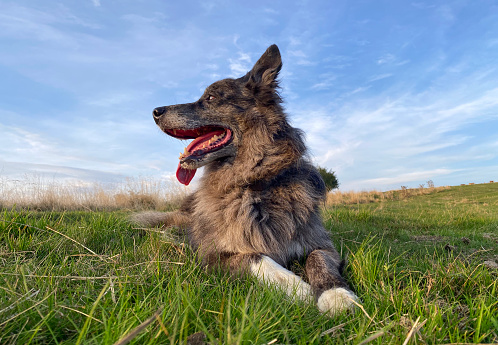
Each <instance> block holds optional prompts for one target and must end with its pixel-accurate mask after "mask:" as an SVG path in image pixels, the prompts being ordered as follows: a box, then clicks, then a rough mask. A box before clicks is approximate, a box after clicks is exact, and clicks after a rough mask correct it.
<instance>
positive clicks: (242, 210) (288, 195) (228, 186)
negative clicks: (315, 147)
mask: <svg viewBox="0 0 498 345" xmlns="http://www.w3.org/2000/svg"><path fill="white" fill-rule="evenodd" d="M281 68H282V59H281V56H280V51H279V49H278V47H277V46H276V45H272V46H270V47H269V48H268V49H267V50H266V52H265V53H264V54H263V55H262V56H261V58H260V59H259V60H258V61H257V62H256V64H255V65H254V67H253V68H252V70H250V71H249V72H248V73H247V74H246V75H245V76H243V77H240V78H238V79H231V78H229V79H223V80H220V81H217V82H215V83H213V84H212V85H210V86H208V87H207V88H206V90H205V92H204V94H203V95H202V96H201V98H200V99H199V100H198V101H196V102H193V103H188V104H177V105H170V106H163V107H158V108H155V109H154V110H153V118H154V121H155V122H156V124H157V126H159V128H160V129H161V130H162V131H163V132H164V133H166V134H167V135H169V136H171V137H174V138H177V139H180V140H185V139H193V140H192V142H190V144H188V146H187V147H186V148H185V151H184V152H183V153H180V157H179V163H178V168H177V171H176V177H177V179H178V181H179V182H180V183H182V184H184V185H188V184H189V183H190V182H191V181H192V179H193V178H194V175H195V173H196V171H197V169H199V168H201V167H204V172H203V174H202V177H201V178H200V180H199V181H198V188H197V189H196V191H195V192H193V193H192V194H190V195H188V196H187V197H186V198H185V199H184V200H183V202H182V206H181V207H180V208H179V209H178V210H177V211H173V212H165V213H161V212H145V213H142V214H137V215H136V216H135V217H134V221H135V222H136V223H140V224H141V225H143V226H158V225H163V226H174V227H178V228H181V229H184V230H185V233H186V237H187V241H188V244H189V245H190V247H191V248H192V249H193V250H194V251H196V252H197V253H198V255H199V258H200V259H201V260H202V262H203V263H204V264H205V265H206V266H207V267H209V268H217V269H220V268H221V269H222V270H226V271H228V272H230V273H231V274H232V275H234V276H236V277H240V276H247V275H250V276H254V277H256V278H257V280H258V281H260V282H261V283H262V284H266V285H271V286H277V287H278V288H279V289H281V290H283V291H284V292H285V293H286V294H287V295H288V296H289V297H290V298H291V299H292V300H296V299H297V300H304V301H308V302H311V301H314V303H316V305H317V307H318V309H319V310H320V311H321V312H322V313H326V314H328V315H330V316H332V315H336V314H337V313H340V312H343V311H346V310H350V309H354V306H355V305H357V299H358V298H357V296H356V295H355V294H354V292H353V291H352V290H351V288H350V287H349V286H348V284H347V282H346V280H345V279H344V278H343V277H342V271H343V268H344V260H342V258H341V256H340V254H339V253H338V252H337V250H336V249H335V247H334V245H333V243H332V240H331V238H330V234H329V232H328V231H327V230H326V229H325V227H324V225H323V222H322V219H321V215H320V209H321V206H322V205H323V204H324V202H325V197H326V187H325V184H324V182H323V180H322V178H321V176H320V174H319V173H318V171H317V169H316V168H315V167H314V166H313V165H312V164H311V162H310V159H309V156H308V155H307V151H306V146H305V143H304V138H303V136H304V134H303V132H302V131H301V130H299V129H297V128H294V127H292V126H291V125H290V124H289V122H288V119H287V115H286V113H285V112H284V109H283V106H282V103H283V101H282V98H281V97H280V94H279V89H280V88H279V84H278V74H279V72H280V70H281ZM310 121H312V119H310ZM296 261H300V262H302V263H303V265H304V274H302V276H303V277H301V276H299V275H297V274H295V273H293V272H292V271H291V270H290V267H291V264H292V263H293V262H296Z"/></svg>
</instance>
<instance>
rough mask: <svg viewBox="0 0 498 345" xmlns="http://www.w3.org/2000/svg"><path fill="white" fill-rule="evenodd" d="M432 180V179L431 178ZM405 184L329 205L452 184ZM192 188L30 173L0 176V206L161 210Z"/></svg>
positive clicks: (342, 196) (335, 195) (338, 198)
mask: <svg viewBox="0 0 498 345" xmlns="http://www.w3.org/2000/svg"><path fill="white" fill-rule="evenodd" d="M428 182H430V181H428ZM428 186H429V187H424V186H423V185H420V187H419V188H411V189H409V188H407V187H403V186H402V187H401V189H400V190H391V191H387V192H379V191H362V192H355V191H348V192H343V191H340V190H334V191H332V192H330V193H328V195H327V202H326V204H327V205H328V206H331V205H347V204H365V203H372V202H381V201H387V200H403V199H407V198H409V197H411V196H416V195H424V194H430V193H435V192H438V191H441V190H444V189H448V188H450V187H434V184H432V183H429V184H428ZM188 192H189V188H188V187H184V186H181V185H179V184H178V182H177V181H176V180H175V179H173V178H171V179H161V180H159V179H157V178H145V177H140V178H126V179H124V180H123V181H121V182H119V183H111V184H109V183H108V184H102V183H97V182H93V183H92V182H83V181H69V180H66V181H60V180H48V179H46V178H43V177H40V176H35V175H26V176H25V177H23V178H22V179H19V180H12V179H7V178H5V177H1V176H0V209H2V208H3V209H5V208H6V209H13V208H15V209H31V210H40V211H52V210H55V211H61V210H95V211H96V210H120V209H125V210H126V209H128V210H158V211H166V210H171V209H173V208H176V207H177V206H178V205H179V203H180V200H181V199H182V198H183V197H184V196H185V195H186V194H187V193H188Z"/></svg>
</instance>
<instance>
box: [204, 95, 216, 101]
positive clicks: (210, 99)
mask: <svg viewBox="0 0 498 345" xmlns="http://www.w3.org/2000/svg"><path fill="white" fill-rule="evenodd" d="M215 99H216V97H214V96H213V95H209V96H207V97H206V101H208V102H211V101H212V100H215Z"/></svg>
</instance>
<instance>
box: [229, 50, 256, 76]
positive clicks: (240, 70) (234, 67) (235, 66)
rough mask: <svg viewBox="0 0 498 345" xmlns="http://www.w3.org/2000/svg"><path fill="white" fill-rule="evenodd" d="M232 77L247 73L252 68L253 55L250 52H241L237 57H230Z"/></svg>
mask: <svg viewBox="0 0 498 345" xmlns="http://www.w3.org/2000/svg"><path fill="white" fill-rule="evenodd" d="M228 62H229V67H230V71H231V75H230V76H231V77H232V78H238V77H241V76H243V75H245V74H246V73H247V72H248V71H249V70H250V69H251V68H252V63H251V57H250V56H249V54H246V53H242V52H239V57H238V58H236V59H233V58H230V59H228Z"/></svg>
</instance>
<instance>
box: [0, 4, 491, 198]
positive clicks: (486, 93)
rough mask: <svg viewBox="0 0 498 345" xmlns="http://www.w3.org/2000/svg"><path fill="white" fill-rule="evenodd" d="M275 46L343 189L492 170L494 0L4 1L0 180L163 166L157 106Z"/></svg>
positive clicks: (169, 160) (322, 159) (289, 103)
mask: <svg viewBox="0 0 498 345" xmlns="http://www.w3.org/2000/svg"><path fill="white" fill-rule="evenodd" d="M274 43H275V44H277V45H278V46H279V48H280V51H281V54H282V59H283V69H282V72H281V74H280V80H281V86H282V90H281V95H282V96H283V98H284V99H285V103H284V106H285V109H286V112H287V114H288V115H289V119H290V122H291V124H292V125H293V126H295V127H298V128H301V129H303V130H304V132H305V133H306V143H307V145H308V147H309V152H310V157H311V158H312V160H313V161H314V163H315V164H317V165H320V166H322V167H325V168H327V169H329V170H332V171H335V173H336V175H337V177H338V180H339V183H340V189H341V190H343V191H349V190H356V191H361V190H374V189H375V190H389V189H399V188H400V187H401V186H407V187H418V186H419V185H420V184H425V185H427V184H426V183H427V181H429V180H432V181H433V182H434V184H435V185H436V186H444V185H459V184H463V183H471V182H472V183H482V182H489V181H490V180H495V181H498V135H497V132H498V3H497V2H496V1H495V0H489V1H486V0H472V1H470V0H469V1H466V0H458V1H453V0H444V1H438V0H431V1H399V0H388V1H385V0H384V1H383V0H379V1H356V0H353V1H347V0H340V1H337V0H324V1H279V0H275V1H271V2H269V1H250V2H248V1H228V0H202V1H194V0H184V1H164V0H151V1H148V0H147V1H145V0H143V1H140V0H137V1H110V0H86V1H83V0H81V1H52V0H46V1H35V0H31V1H30V0H15V1H9V0H7V1H5V0H0V177H3V178H4V179H16V178H19V177H20V176H26V175H29V174H36V175H37V176H43V177H47V178H51V179H54V180H58V179H60V180H64V181H96V182H102V183H107V182H115V181H119V180H121V179H123V178H125V177H141V176H142V177H148V178H150V177H151V178H158V179H168V178H171V176H172V175H174V173H175V170H176V167H177V164H178V152H180V151H183V148H184V147H185V146H186V144H185V143H184V142H180V141H178V140H176V139H173V138H170V137H168V136H166V135H165V134H163V133H162V132H161V131H160V130H159V129H158V128H157V127H156V125H155V123H154V121H153V118H152V110H153V109H154V108H155V107H157V106H163V105H170V104H176V103H188V102H193V101H196V100H197V99H198V98H199V97H200V96H201V95H202V93H203V91H204V89H205V88H206V87H207V86H208V85H210V84H211V83H212V82H214V81H216V80H218V79H222V78H226V77H240V76H242V75H244V74H245V73H246V72H247V71H248V70H250V69H251V67H252V66H253V64H254V63H255V62H256V61H257V60H258V58H259V57H260V56H261V54H262V53H263V52H264V51H265V50H266V48H267V47H268V46H270V45H271V44H274ZM195 180H198V176H196V177H195V178H194V181H195ZM193 185H194V186H195V183H193Z"/></svg>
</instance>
